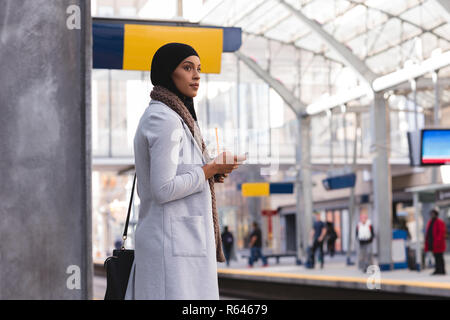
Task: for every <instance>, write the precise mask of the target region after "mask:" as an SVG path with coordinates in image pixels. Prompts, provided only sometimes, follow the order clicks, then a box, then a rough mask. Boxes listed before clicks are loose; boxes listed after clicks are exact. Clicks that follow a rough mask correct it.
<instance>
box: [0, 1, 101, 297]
mask: <svg viewBox="0 0 450 320" xmlns="http://www.w3.org/2000/svg"><path fill="white" fill-rule="evenodd" d="M91 50H92V49H91V17H90V1H84V0H71V1H67V0H65V1H48V0H22V1H16V0H5V1H2V4H1V9H0V61H1V70H0V83H1V86H0V107H1V110H2V116H1V117H0V150H1V161H0V177H1V184H0V194H1V201H0V217H1V222H0V237H1V239H0V300H2V299H90V298H92V274H93V272H92V269H93V267H92V252H91V250H92V249H91V136H90V132H91V127H90V111H91V109H90V108H91V100H90V78H91V73H90V70H91V68H92V66H91Z"/></svg>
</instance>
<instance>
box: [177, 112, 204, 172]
mask: <svg viewBox="0 0 450 320" xmlns="http://www.w3.org/2000/svg"><path fill="white" fill-rule="evenodd" d="M180 121H181V124H182V125H183V128H184V131H185V132H186V134H187V135H188V136H189V138H190V139H191V142H192V144H193V145H194V148H195V149H196V150H197V151H198V152H199V153H200V156H201V157H202V159H203V162H204V163H207V161H206V159H205V156H204V155H203V152H202V150H201V149H200V146H199V145H198V142H197V141H196V140H195V139H194V137H193V136H192V133H191V130H189V128H188V126H187V125H186V124H185V123H184V121H183V119H181V117H180Z"/></svg>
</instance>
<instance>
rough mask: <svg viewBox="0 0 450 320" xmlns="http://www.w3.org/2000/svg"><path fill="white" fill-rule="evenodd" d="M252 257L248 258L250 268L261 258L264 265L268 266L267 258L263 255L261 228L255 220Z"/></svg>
mask: <svg viewBox="0 0 450 320" xmlns="http://www.w3.org/2000/svg"><path fill="white" fill-rule="evenodd" d="M249 247H250V258H249V259H248V266H249V268H252V267H253V263H254V262H256V261H258V259H259V258H261V260H262V263H263V267H267V266H268V263H267V258H266V257H265V256H264V255H263V252H262V234H261V229H259V226H258V224H257V223H256V222H253V231H252V233H251V234H250V244H249Z"/></svg>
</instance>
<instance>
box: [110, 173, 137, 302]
mask: <svg viewBox="0 0 450 320" xmlns="http://www.w3.org/2000/svg"><path fill="white" fill-rule="evenodd" d="M135 184H136V174H135V175H134V179H133V188H132V189H131V197H130V204H129V206H128V214H127V221H126V223H125V230H124V231H123V237H122V239H123V242H122V247H121V248H120V249H118V250H117V249H116V250H114V251H113V255H112V256H111V257H108V258H107V259H106V260H105V263H104V264H103V266H104V268H105V269H106V293H105V300H124V298H125V293H126V291H127V285H128V278H129V277H130V272H131V267H132V265H133V261H134V250H129V249H125V240H126V239H127V231H128V222H129V220H130V212H131V206H132V203H133V194H134V186H135Z"/></svg>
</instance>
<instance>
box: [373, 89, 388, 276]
mask: <svg viewBox="0 0 450 320" xmlns="http://www.w3.org/2000/svg"><path fill="white" fill-rule="evenodd" d="M388 121H389V111H388V109H387V105H386V103H385V100H384V97H383V93H374V99H373V102H372V105H371V122H372V146H371V151H372V176H373V190H374V210H375V211H376V212H375V214H374V216H375V217H376V219H377V220H378V221H377V223H376V225H378V226H379V228H378V230H374V231H375V236H376V241H377V248H378V263H379V265H380V269H381V270H390V269H392V265H391V262H392V255H391V243H392V178H391V170H390V165H389V131H388Z"/></svg>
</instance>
